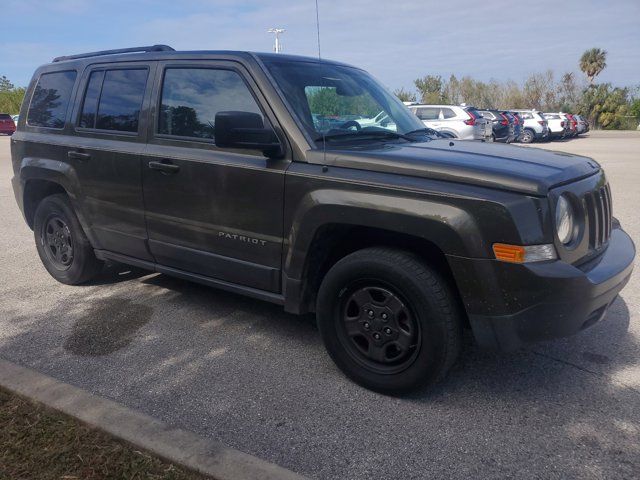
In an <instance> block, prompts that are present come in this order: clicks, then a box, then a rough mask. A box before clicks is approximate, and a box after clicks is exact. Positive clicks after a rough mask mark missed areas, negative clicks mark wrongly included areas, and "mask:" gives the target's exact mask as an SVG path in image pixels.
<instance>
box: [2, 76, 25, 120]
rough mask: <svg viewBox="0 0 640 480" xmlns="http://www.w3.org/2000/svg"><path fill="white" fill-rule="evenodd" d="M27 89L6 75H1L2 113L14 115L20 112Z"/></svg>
mask: <svg viewBox="0 0 640 480" xmlns="http://www.w3.org/2000/svg"><path fill="white" fill-rule="evenodd" d="M25 90H26V89H25V88H23V87H16V86H15V85H13V83H11V82H10V81H9V79H8V78H7V77H5V76H4V75H2V76H0V113H9V114H11V115H14V114H17V113H18V112H20V105H21V104H22V99H23V98H24V93H25Z"/></svg>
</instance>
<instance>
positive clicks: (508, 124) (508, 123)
mask: <svg viewBox="0 0 640 480" xmlns="http://www.w3.org/2000/svg"><path fill="white" fill-rule="evenodd" d="M480 113H481V114H482V116H483V117H484V118H486V119H487V120H489V121H490V122H491V123H492V125H493V141H494V142H504V143H511V142H513V140H515V121H514V120H513V117H511V118H512V119H511V120H509V117H507V115H506V114H505V113H504V112H502V111H499V110H481V111H480Z"/></svg>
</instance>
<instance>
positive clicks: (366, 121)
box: [355, 110, 396, 131]
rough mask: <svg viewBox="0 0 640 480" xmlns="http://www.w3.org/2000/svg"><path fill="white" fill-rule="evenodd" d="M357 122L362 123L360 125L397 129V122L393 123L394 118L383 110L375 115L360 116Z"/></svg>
mask: <svg viewBox="0 0 640 480" xmlns="http://www.w3.org/2000/svg"><path fill="white" fill-rule="evenodd" d="M355 120H356V122H358V124H359V125H360V127H361V128H362V127H382V128H386V129H388V130H393V131H395V130H396V124H395V123H393V120H391V118H390V117H389V115H388V114H387V112H385V111H384V110H382V111H381V112H379V113H378V114H377V115H375V116H374V117H364V116H363V117H360V118H357V119H355Z"/></svg>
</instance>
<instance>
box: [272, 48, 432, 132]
mask: <svg viewBox="0 0 640 480" xmlns="http://www.w3.org/2000/svg"><path fill="white" fill-rule="evenodd" d="M265 64H266V66H267V68H268V69H269V71H270V72H271V74H272V76H273V77H274V79H275V81H276V83H277V84H278V86H279V87H280V90H281V91H282V92H283V94H284V96H285V98H286V100H287V101H288V103H289V105H290V106H291V108H292V109H293V110H294V113H295V115H296V116H297V117H298V119H299V120H300V122H301V123H302V125H303V126H304V128H305V129H306V131H307V132H308V133H309V135H310V137H311V138H312V139H313V140H314V141H316V142H325V141H326V142H332V141H339V142H344V141H348V140H353V139H357V140H359V141H363V140H364V141H380V140H381V139H384V138H387V139H389V138H396V139H398V138H403V139H405V140H406V139H407V137H404V136H403V135H406V134H410V135H411V134H416V133H421V134H422V135H427V134H429V132H426V131H425V127H424V124H423V123H422V122H421V121H420V120H418V118H417V117H416V116H415V115H413V114H412V113H411V112H410V111H409V109H408V108H407V107H406V106H405V105H404V104H403V103H402V102H401V101H400V100H399V99H398V98H396V96H395V95H393V94H391V93H389V92H388V91H387V90H386V89H385V88H384V87H382V86H381V85H380V84H379V83H378V82H377V81H376V80H375V79H374V78H373V77H371V75H369V74H368V73H366V72H364V71H362V70H359V69H357V68H353V67H346V66H341V65H335V64H331V63H314V62H292V61H283V60H278V59H273V60H271V59H268V60H265ZM385 132H386V133H385ZM426 139H427V138H420V139H419V140H422V141H424V140H426ZM415 140H418V138H416V139H415Z"/></svg>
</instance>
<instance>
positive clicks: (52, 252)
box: [40, 214, 73, 270]
mask: <svg viewBox="0 0 640 480" xmlns="http://www.w3.org/2000/svg"><path fill="white" fill-rule="evenodd" d="M40 242H41V243H42V246H43V249H44V252H45V255H46V256H47V258H48V260H49V262H51V264H52V265H54V266H55V267H56V268H57V269H59V270H66V269H68V268H69V267H70V266H71V264H72V263H73V239H72V237H71V230H70V229H69V226H68V225H67V224H66V223H65V221H64V220H63V219H62V218H61V217H60V216H59V215H57V214H51V215H50V216H49V218H48V219H47V220H46V221H45V222H44V223H43V224H42V231H41V232H40Z"/></svg>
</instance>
